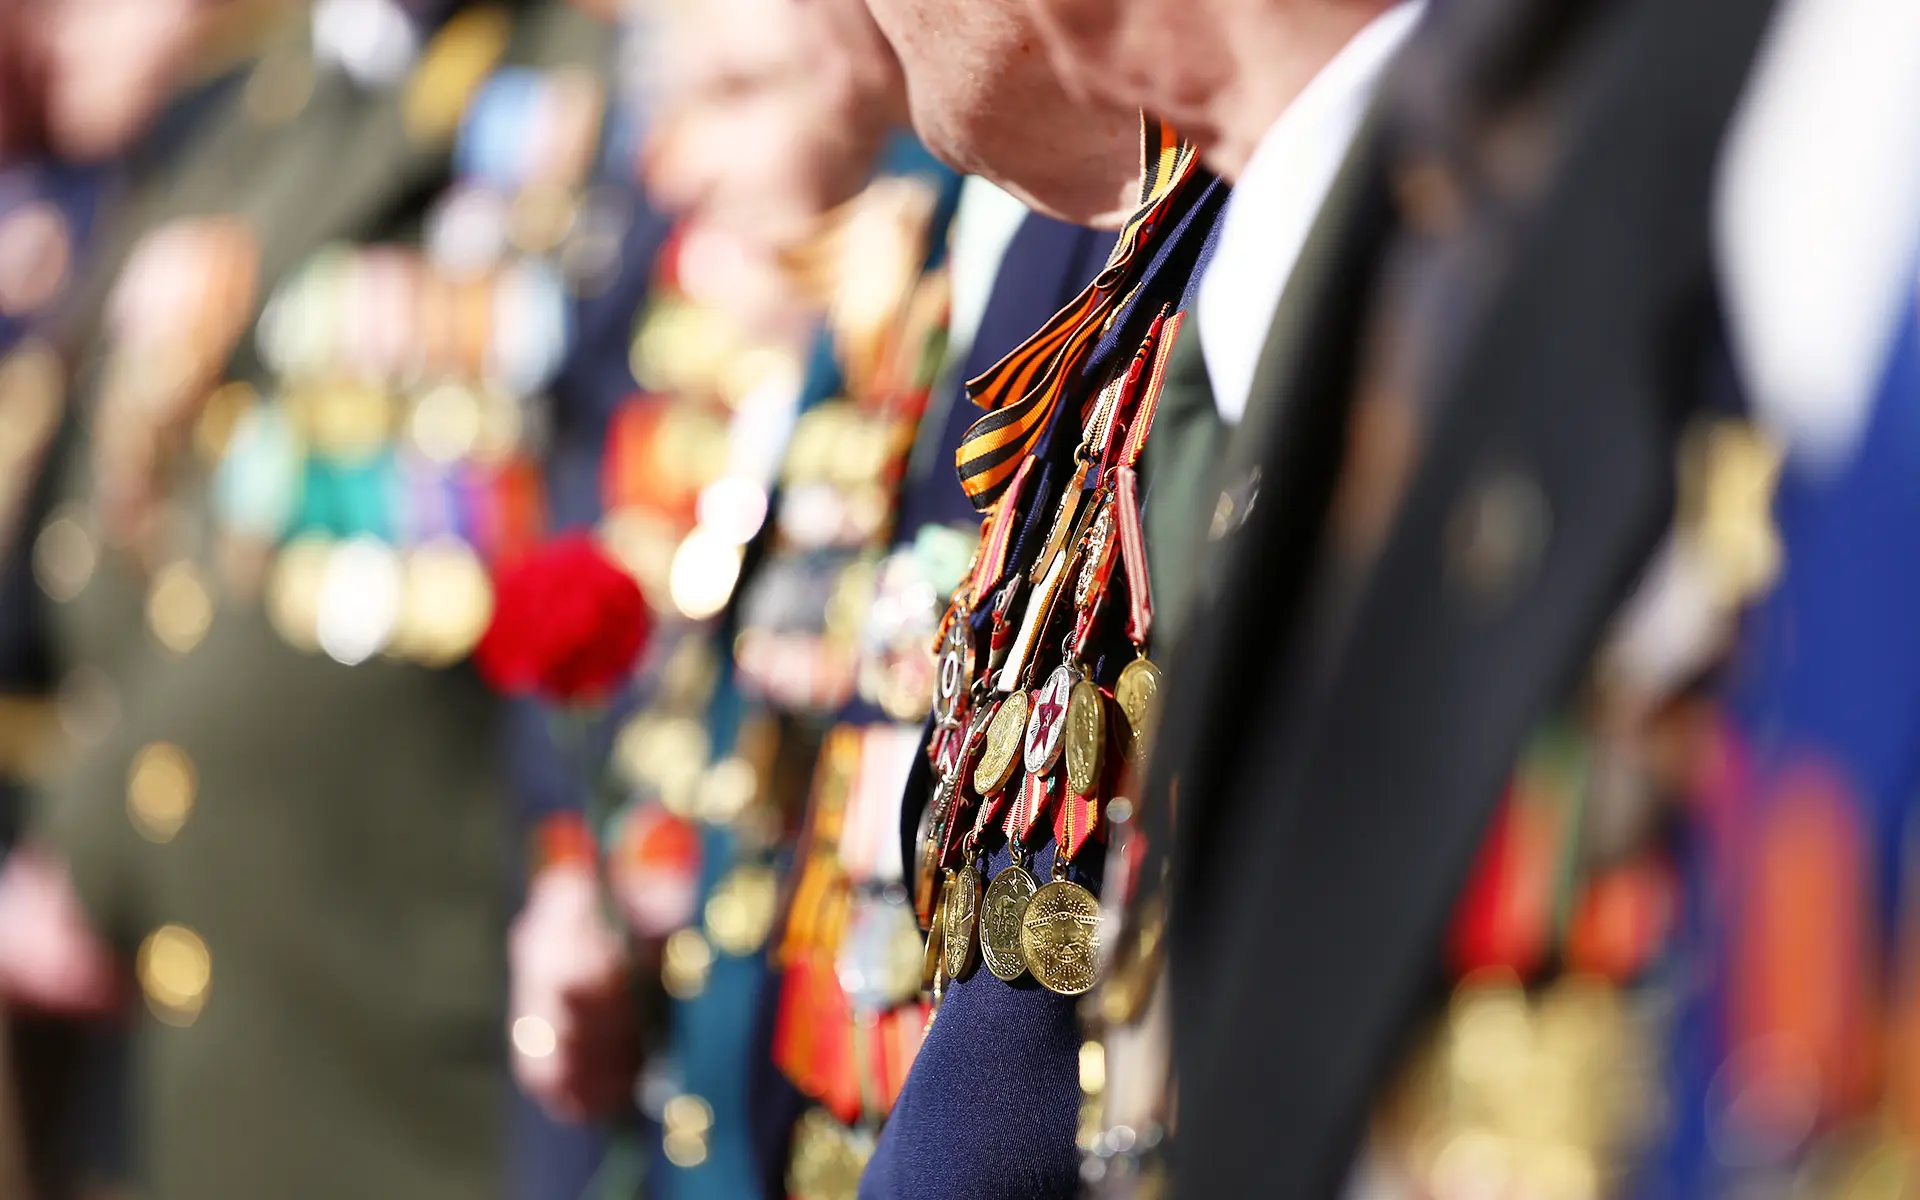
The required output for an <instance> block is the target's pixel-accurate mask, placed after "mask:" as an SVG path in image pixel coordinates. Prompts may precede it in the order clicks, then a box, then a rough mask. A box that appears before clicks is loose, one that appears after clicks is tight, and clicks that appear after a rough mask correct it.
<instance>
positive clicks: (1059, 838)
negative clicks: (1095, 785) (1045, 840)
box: [1053, 789, 1100, 859]
mask: <svg viewBox="0 0 1920 1200" xmlns="http://www.w3.org/2000/svg"><path fill="white" fill-rule="evenodd" d="M1099 824H1100V796H1099V794H1098V793H1095V794H1094V795H1091V796H1082V795H1081V794H1080V793H1078V792H1075V791H1072V790H1071V789H1069V790H1068V792H1067V799H1066V802H1065V803H1063V804H1061V805H1060V812H1059V813H1058V814H1057V815H1056V816H1055V817H1054V819H1053V838H1054V840H1055V841H1056V842H1058V843H1060V849H1059V850H1058V851H1057V852H1056V853H1058V854H1060V855H1063V856H1064V857H1066V858H1068V859H1072V858H1074V857H1075V856H1077V855H1078V854H1079V853H1080V848H1081V847H1082V846H1085V845H1086V844H1087V839H1088V838H1090V837H1092V836H1093V832H1094V830H1095V829H1097V828H1098V827H1099Z"/></svg>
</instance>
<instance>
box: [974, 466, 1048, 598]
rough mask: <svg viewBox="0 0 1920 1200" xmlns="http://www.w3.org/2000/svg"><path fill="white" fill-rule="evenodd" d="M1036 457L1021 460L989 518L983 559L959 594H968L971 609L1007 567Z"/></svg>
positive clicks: (997, 580) (982, 547)
mask: <svg viewBox="0 0 1920 1200" xmlns="http://www.w3.org/2000/svg"><path fill="white" fill-rule="evenodd" d="M1034 462H1035V460H1034V459H1033V458H1032V457H1031V456H1028V457H1027V458H1024V459H1022V460H1021V461H1020V466H1019V469H1018V470H1016V471H1015V472H1014V474H1013V481H1012V482H1011V483H1010V484H1009V485H1008V487H1007V490H1006V492H1005V494H1004V495H1002V496H1001V497H1000V503H999V504H998V505H996V506H995V507H994V510H993V516H992V517H991V518H990V519H989V520H988V521H987V526H986V530H985V534H984V536H983V537H982V539H981V543H980V561H979V562H978V563H975V564H974V571H973V577H972V578H971V579H969V580H968V581H967V586H966V587H965V588H964V589H963V590H962V591H961V593H960V595H963V596H965V597H966V606H967V608H968V609H969V610H971V609H973V608H975V607H977V606H978V605H979V603H980V598H981V597H982V596H985V595H986V594H988V593H989V592H991V591H992V590H993V589H994V587H995V585H997V584H998V583H999V582H1000V576H1001V575H1002V574H1003V573H1004V572H1005V571H1006V567H1007V551H1008V550H1009V549H1010V548H1011V547H1012V546H1013V534H1014V530H1015V529H1017V528H1018V527H1019V524H1020V522H1019V521H1018V520H1016V517H1017V516H1018V515H1019V508H1020V496H1021V494H1022V493H1023V492H1025V491H1026V487H1027V480H1028V479H1029V478H1030V477H1031V476H1032V475H1033V464H1034Z"/></svg>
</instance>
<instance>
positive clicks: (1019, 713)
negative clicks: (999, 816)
mask: <svg viewBox="0 0 1920 1200" xmlns="http://www.w3.org/2000/svg"><path fill="white" fill-rule="evenodd" d="M1026 732H1027V694H1026V693H1025V692H1015V693H1013V694H1012V695H1011V696H1008V697H1007V698H1006V699H1005V700H1003V701H1001V703H1000V707H999V708H998V709H995V710H994V714H993V720H992V721H990V722H988V724H987V746H986V749H985V750H983V751H981V753H980V763H979V765H978V766H976V767H975V768H974V769H973V789H974V790H975V791H977V792H979V793H980V794H981V795H982V796H985V795H989V794H991V793H993V792H997V791H999V790H1000V789H1001V788H1004V787H1006V786H1007V781H1008V780H1010V779H1012V778H1013V769H1014V767H1015V765H1016V764H1018V763H1019V761H1020V751H1021V740H1022V739H1023V738H1024V737H1025V736H1026Z"/></svg>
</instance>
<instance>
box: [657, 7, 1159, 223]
mask: <svg viewBox="0 0 1920 1200" xmlns="http://www.w3.org/2000/svg"><path fill="white" fill-rule="evenodd" d="M696 9H697V15H691V16H689V15H686V14H682V16H683V17H684V18H685V19H684V23H682V22H681V21H677V20H676V21H673V22H669V28H670V29H676V28H680V29H684V33H683V34H680V35H678V36H683V37H684V38H685V39H686V40H685V45H684V47H681V46H680V45H679V43H676V42H675V40H674V37H675V36H676V35H674V34H672V33H670V34H669V36H668V37H667V38H666V39H665V42H664V44H665V45H667V46H669V47H673V49H672V50H671V51H669V52H668V53H667V55H666V57H667V58H668V59H669V60H670V61H671V62H672V64H673V65H672V67H671V68H663V70H662V74H663V79H662V81H661V84H660V86H661V89H662V94H663V102H662V105H661V111H660V113H659V115H658V119H659V121H660V129H659V131H658V134H657V138H656V140H655V142H654V144H653V146H652V149H651V151H650V155H649V170H648V175H649V180H650V182H651V183H652V185H653V186H654V187H655V188H656V189H657V194H658V195H659V197H660V199H661V201H662V203H664V204H666V205H667V206H669V207H679V208H692V209H699V210H702V211H712V212H714V213H717V214H721V215H722V218H723V219H725V220H727V221H728V222H729V223H730V224H732V225H734V226H735V227H737V228H738V229H740V230H742V231H743V232H746V233H747V234H749V235H750V236H753V237H756V238H760V239H764V240H765V241H766V242H768V243H769V244H771V245H774V246H776V247H778V246H791V245H794V244H796V243H797V241H798V240H799V239H802V238H804V237H805V236H806V235H807V234H808V233H809V232H812V231H814V230H816V229H817V228H818V224H817V222H818V219H819V215H820V214H822V213H825V212H828V211H830V210H831V209H832V208H833V207H834V206H835V205H837V204H838V203H840V202H842V201H844V200H846V199H848V198H850V197H851V196H852V195H853V194H854V192H855V191H856V190H857V189H858V187H859V186H860V184H861V183H862V182H864V181H865V179H866V178H867V176H868V175H869V174H870V172H871V171H872V168H873V163H874V162H875V156H876V155H877V154H878V152H879V149H880V145H881V139H882V138H883V136H884V135H885V134H886V132H887V131H888V130H889V129H892V128H897V127H898V126H900V125H901V124H903V123H904V122H905V121H906V120H908V119H909V118H911V120H912V121H913V124H914V129H915V132H916V133H917V134H918V135H919V136H920V139H921V141H922V142H923V143H924V144H925V145H926V146H927V148H928V149H929V150H931V151H933V153H934V154H935V155H937V156H939V157H940V158H941V159H942V160H944V161H946V162H947V163H948V164H949V165H951V166H953V167H955V168H957V169H959V170H962V171H968V172H971V173H974V174H979V175H981V176H983V177H985V178H987V179H990V180H992V181H993V182H995V183H996V184H999V185H1000V186H1002V187H1003V188H1005V189H1006V190H1007V191H1008V192H1010V193H1012V194H1013V195H1014V196H1016V197H1017V198H1019V199H1020V200H1021V201H1022V202H1024V203H1026V204H1027V205H1028V206H1029V207H1031V208H1033V209H1034V210H1035V211H1038V212H1042V213H1046V214H1049V215H1052V216H1054V217H1057V218H1059V219H1062V220H1067V221H1071V222H1076V223H1082V224H1089V225H1094V226H1099V227H1105V228H1112V227H1114V226H1117V225H1118V224H1119V222H1120V221H1121V220H1122V219H1123V218H1124V217H1125V216H1127V215H1128V213H1130V212H1131V211H1132V208H1133V201H1132V198H1131V197H1132V195H1133V193H1134V192H1135V191H1136V185H1137V179H1138V164H1137V154H1138V138H1137V131H1136V129H1135V121H1134V114H1133V112H1132V110H1130V109H1123V108H1116V107H1113V106H1111V105H1109V104H1106V103H1104V102H1100V101H1088V100H1080V99H1075V98H1073V97H1070V96H1068V95H1067V93H1066V92H1065V90H1064V88H1063V86H1062V84H1061V82H1060V80H1059V78H1058V77H1057V76H1056V75H1055V74H1054V73H1053V72H1052V71H1051V70H1048V69H1047V68H1046V67H1045V65H1044V64H1041V63H1036V62H1033V61H1032V60H1033V58H1034V56H1033V54H1032V53H1031V50H1030V49H1028V50H1022V48H1021V47H1022V45H1023V44H1024V45H1026V46H1028V47H1031V46H1032V44H1033V40H1034V37H1035V33H1036V31H1035V28H1034V26H1033V24H1032V22H1031V21H1030V20H1028V19H1027V18H1026V17H1025V16H1024V15H1023V14H1021V13H1019V12H1017V11H1016V10H1013V9H1008V10H1007V11H1006V12H1004V13H1003V12H1001V11H999V10H998V9H997V8H991V7H990V8H989V9H987V10H984V11H980V12H974V11H972V10H968V12H967V14H966V16H965V20H966V21H967V22H968V23H969V24H968V26H967V27H966V28H965V29H964V30H962V31H961V32H962V33H963V35H964V36H958V37H955V38H954V40H953V41H952V43H951V44H950V45H949V46H948V47H947V49H946V52H945V53H944V54H943V53H939V52H937V48H936V47H935V46H934V45H933V44H932V42H931V40H930V38H928V37H927V36H924V35H923V36H919V37H918V38H916V40H913V41H910V42H907V43H904V44H903V43H899V42H898V41H897V40H894V41H890V40H889V39H887V38H884V37H882V36H881V34H882V29H883V28H884V25H879V26H877V25H876V22H875V20H874V18H873V16H872V15H870V14H869V12H868V10H867V7H866V5H865V4H863V3H859V2H857V0H819V2H815V0H806V2H804V3H801V2H796V0H784V2H782V0H728V2H727V3H724V4H715V5H699V6H696ZM902 45H904V46H905V50H904V51H903V50H902ZM903 62H905V63H906V64H907V66H908V68H909V70H908V71H907V72H906V73H905V74H904V75H903V73H902V63H903ZM916 70H917V74H916ZM916 89H918V90H917V91H916ZM1037 114H1044V116H1045V119H1044V120H1037V119H1035V118H1036V115H1037ZM736 122H737V125H736V124H735V123H736ZM736 145H738V146H741V147H742V148H743V149H748V150H754V151H756V152H754V153H739V154H735V153H729V152H727V150H728V148H730V147H733V146H736ZM803 151H805V152H803ZM983 151H985V152H987V153H984V154H983ZM703 197H711V198H712V199H711V200H710V201H707V202H706V203H704V204H703V199H702V198H703ZM726 214H732V215H731V216H726Z"/></svg>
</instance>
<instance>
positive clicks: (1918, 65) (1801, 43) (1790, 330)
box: [1714, 0, 1920, 468]
mask: <svg viewBox="0 0 1920 1200" xmlns="http://www.w3.org/2000/svg"><path fill="white" fill-rule="evenodd" d="M1714 243H1715V245H1714V249H1715V258H1716V262H1717V265H1718V267H1719V274H1720V279H1721V282H1722V285H1723V291H1724V294H1725V297H1726V311H1727V323H1728V334H1729V339H1730V341H1731V342H1732V348H1733V352H1734V359H1735V361H1736V362H1737V364H1738V365H1739V368H1740V373H1741V377H1742V382H1743V383H1744V385H1745V389H1746V392H1747V395H1748V398H1749V400H1750V401H1751V403H1752V405H1753V408H1754V410H1755V414H1756V415H1757V416H1758V417H1759V418H1760V419H1761V420H1762V421H1763V422H1764V423H1766V424H1767V425H1768V426H1769V427H1770V428H1771V429H1772V430H1773V431H1774V432H1775V433H1776V434H1777V435H1779V436H1781V437H1782V438H1783V439H1784V440H1785V442H1786V444H1787V446H1788V448H1789V450H1790V451H1791V453H1792V454H1793V456H1794V457H1795V459H1796V460H1798V461H1799V462H1800V463H1801V464H1803V465H1805V466H1810V467H1816V468H1819V467H1835V466H1838V465H1839V464H1840V463H1842V462H1844V461H1846V459H1847V457H1848V456H1849V454H1850V452H1851V451H1852V449H1853V447H1854V445H1855V443H1856V441H1857V439H1858V437H1859V435H1860V431H1861V429H1862V428H1863V427H1864V426H1865V424H1866V420H1867V417H1868V416H1869V408H1870V405H1871V402H1872V400H1873V397H1874V394H1875V392H1876V390H1877V385H1878V383H1879V377H1880V373H1881V371H1882V370H1883V368H1884V365H1885V364H1884V361H1883V360H1884V359H1885V358H1886V355H1887V353H1888V351H1889V349H1890V346H1891V343H1892V341H1893V337H1894V334H1895V333H1896V331H1897V322H1898V321H1899V320H1900V317H1901V314H1902V313H1903V311H1904V306H1905V304H1906V301H1907V300H1908V298H1909V297H1910V296H1911V294H1912V292H1911V289H1912V288H1913V287H1914V286H1915V269H1916V262H1915V259H1916V255H1920V5H1917V4H1912V3H1904V4H1903V3H1889V0H1790V2H1789V3H1788V4H1786V5H1785V6H1783V8H1782V10H1781V12H1780V13H1779V15H1778V16H1777V17H1776V19H1775V25H1774V27H1773V28H1772V30H1770V31H1769V33H1768V37H1767V41H1766V43H1765V45H1764V46H1763V48H1762V51H1761V54H1760V57H1759V59H1758V60H1757V62H1756V64H1755V66H1754V71H1753V75H1752V78H1751V79H1749V81H1748V84H1747V91H1746V94H1745V95H1744V96H1743V97H1742V99H1741V106H1740V110H1739V112H1738V113H1737V115H1736V117H1735V120H1734V123H1733V126H1732V128H1731V130H1730V131H1729V134H1728V137H1727V142H1726V147H1725V150H1724V152H1723V156H1722V159H1721V162H1720V173H1719V178H1718V180H1717V189H1716V194H1715V197H1714Z"/></svg>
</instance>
